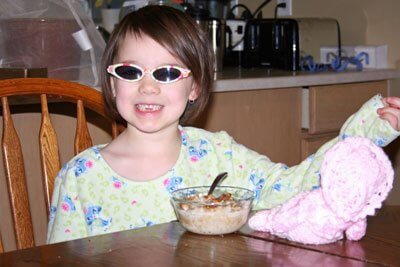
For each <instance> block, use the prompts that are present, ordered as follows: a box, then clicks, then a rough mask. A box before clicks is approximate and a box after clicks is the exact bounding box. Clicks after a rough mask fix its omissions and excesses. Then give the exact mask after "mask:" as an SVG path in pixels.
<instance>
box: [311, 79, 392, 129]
mask: <svg viewBox="0 0 400 267" xmlns="http://www.w3.org/2000/svg"><path fill="white" fill-rule="evenodd" d="M307 91H308V99H306V101H303V103H307V100H308V110H306V111H308V122H307V123H308V133H310V134H316V133H324V132H332V131H337V130H339V129H340V128H341V126H342V125H343V123H344V122H345V121H346V119H347V118H348V117H349V116H350V115H351V114H353V113H355V112H356V111H357V110H358V109H359V108H360V107H361V106H362V104H363V103H365V102H366V101H367V100H368V99H370V98H371V97H372V96H374V95H376V94H381V95H383V96H387V94H388V85H387V81H374V82H366V83H351V84H336V85H325V86H312V87H309V89H307ZM303 95H304V94H303ZM305 95H307V94H305ZM305 109H307V107H306V106H305V107H304V108H303V113H304V110H305ZM305 116H307V115H305ZM303 117H304V114H303ZM303 127H304V125H303Z"/></svg>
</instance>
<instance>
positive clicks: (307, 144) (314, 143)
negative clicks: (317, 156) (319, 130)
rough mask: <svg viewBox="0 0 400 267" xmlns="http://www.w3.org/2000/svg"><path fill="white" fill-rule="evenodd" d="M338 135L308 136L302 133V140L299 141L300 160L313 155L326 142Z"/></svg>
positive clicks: (333, 133) (330, 133)
mask: <svg viewBox="0 0 400 267" xmlns="http://www.w3.org/2000/svg"><path fill="white" fill-rule="evenodd" d="M338 134H339V132H338V131H335V132H329V133H324V134H314V135H309V134H308V133H307V132H306V131H303V133H302V135H303V138H302V139H301V159H302V160H304V159H305V158H307V157H308V156H309V155H311V154H314V153H315V152H317V150H318V149H319V148H320V147H321V146H322V145H323V144H325V143H326V142H328V141H330V140H331V139H333V138H335V137H336V136H337V135H338Z"/></svg>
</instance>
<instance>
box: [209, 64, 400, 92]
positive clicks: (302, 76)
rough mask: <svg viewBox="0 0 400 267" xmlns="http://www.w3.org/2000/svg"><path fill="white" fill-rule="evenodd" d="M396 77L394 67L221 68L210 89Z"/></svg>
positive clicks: (257, 87) (396, 71)
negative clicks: (341, 69)
mask: <svg viewBox="0 0 400 267" xmlns="http://www.w3.org/2000/svg"><path fill="white" fill-rule="evenodd" d="M396 78H400V70H398V69H368V70H363V71H345V72H333V71H332V72H320V73H312V72H302V71H298V72H289V71H282V70H267V69H243V68H225V69H224V70H223V71H222V72H217V73H215V79H216V81H215V86H214V90H213V92H229V91H241V90H256V89H272V88H286V87H304V86H312V85H329V84H340V83H353V82H368V81H378V80H390V79H396Z"/></svg>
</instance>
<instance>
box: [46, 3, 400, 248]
mask: <svg viewBox="0 0 400 267" xmlns="http://www.w3.org/2000/svg"><path fill="white" fill-rule="evenodd" d="M212 83H213V58H212V52H211V51H210V48H209V46H208V39H207V36H205V35H204V34H203V33H202V32H201V31H200V30H199V28H198V26H197V24H196V23H195V22H194V21H193V20H192V19H191V18H190V17H188V16H187V15H186V14H185V13H183V12H181V11H179V10H176V9H174V8H170V7H165V6H146V7H144V8H142V9H140V10H138V11H135V12H133V13H130V14H128V15H127V16H126V17H125V18H124V19H123V20H122V21H121V23H120V24H119V25H118V26H117V28H116V29H115V31H114V32H113V34H112V36H111V38H110V40H109V42H108V44H107V47H106V50H105V53H104V57H103V62H102V88H103V91H104V97H105V100H106V103H107V104H108V106H109V109H110V112H111V113H112V114H113V115H114V116H115V118H119V119H122V120H124V121H126V123H127V128H126V130H125V131H124V132H122V133H121V134H120V135H119V136H118V137H117V138H116V139H115V140H113V141H112V142H111V143H109V144H107V145H97V146H94V147H92V148H89V149H87V150H86V151H84V152H82V153H81V154H79V155H77V156H76V157H74V158H73V159H72V160H71V161H70V162H68V163H67V164H66V165H65V166H64V167H63V168H62V170H61V171H60V173H59V175H58V176H57V178H56V181H55V186H54V188H55V189H54V193H53V199H52V206H51V215H50V221H49V228H48V240H47V242H48V243H54V242H60V241H65V240H70V239H76V238H83V237H87V236H93V235H98V234H104V233H109V232H115V231H121V230H126V229H132V228H138V227H144V226H149V225H153V224H160V223H165V222H169V221H172V220H176V216H175V213H174V210H173V207H172V206H171V203H170V200H169V197H170V193H171V192H172V191H174V190H176V189H178V188H183V187H189V186H200V185H209V184H211V182H212V180H213V179H214V177H215V176H216V175H217V174H219V173H221V172H228V174H229V176H228V178H227V179H225V181H224V182H223V184H224V185H231V186H240V187H245V188H248V189H251V190H253V191H254V194H255V200H254V207H253V208H254V209H255V210H258V209H266V208H271V207H274V206H276V205H278V204H281V203H283V202H285V201H287V200H289V199H290V198H292V197H293V196H295V195H297V194H298V193H300V192H302V191H305V190H310V189H313V188H317V187H318V186H319V174H318V172H319V168H320V165H321V161H322V158H323V154H324V151H326V149H327V148H329V147H331V146H332V145H333V144H334V143H336V142H337V141H338V140H339V139H342V138H343V137H345V136H351V135H358V136H364V137H368V138H369V139H371V140H373V141H374V142H375V143H377V144H379V145H380V146H385V145H387V144H388V143H389V142H391V141H392V140H393V139H395V138H396V137H397V136H398V135H399V133H398V132H397V130H399V117H400V115H399V113H400V111H399V109H398V108H399V107H400V100H399V99H397V98H393V97H390V98H386V99H385V100H384V101H383V102H382V100H381V98H380V97H379V96H375V97H373V98H372V99H371V100H369V101H368V102H367V103H366V104H364V106H363V107H362V108H361V109H360V111H358V113H356V114H355V115H353V116H352V117H351V118H350V119H349V120H348V121H347V122H346V124H345V125H344V126H343V128H342V130H341V133H340V137H338V138H336V139H335V140H332V141H331V142H329V143H327V144H326V145H324V146H323V147H322V148H321V149H320V150H319V151H318V152H317V153H316V154H315V155H314V156H313V157H309V158H308V159H306V160H305V161H304V162H302V163H301V164H300V165H298V166H294V167H291V168H289V167H287V166H286V165H284V164H276V163H272V162H271V161H270V160H269V159H268V158H267V157H266V156H263V155H259V154H257V153H256V152H254V151H252V150H250V149H248V148H246V147H244V146H243V145H240V144H237V143H236V142H235V141H234V140H233V139H232V138H231V137H230V136H229V135H228V134H227V133H225V132H218V133H211V132H207V131H205V130H201V129H197V128H192V127H183V126H181V125H187V124H188V123H189V122H190V121H191V120H193V119H195V118H196V116H197V115H198V114H199V113H200V112H201V111H202V110H203V109H204V108H205V106H206V102H207V99H208V96H209V92H210V88H212ZM377 110H378V111H377ZM378 114H379V115H378ZM379 116H380V117H381V118H382V119H379ZM361 121H362V122H363V123H362V124H361V123H360V122H361ZM388 122H389V123H388Z"/></svg>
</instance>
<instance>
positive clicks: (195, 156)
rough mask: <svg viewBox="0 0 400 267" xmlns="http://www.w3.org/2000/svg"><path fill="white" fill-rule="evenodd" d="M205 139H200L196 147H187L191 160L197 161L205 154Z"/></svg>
mask: <svg viewBox="0 0 400 267" xmlns="http://www.w3.org/2000/svg"><path fill="white" fill-rule="evenodd" d="M207 145H208V143H207V141H205V140H200V143H199V145H198V147H197V148H196V147H194V146H190V147H189V157H190V160H191V161H198V160H200V159H201V158H203V157H205V156H206V155H207Z"/></svg>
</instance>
